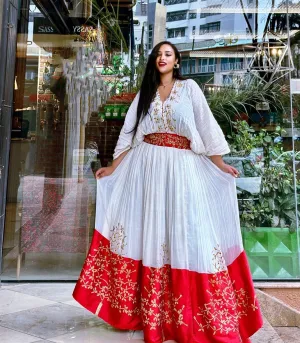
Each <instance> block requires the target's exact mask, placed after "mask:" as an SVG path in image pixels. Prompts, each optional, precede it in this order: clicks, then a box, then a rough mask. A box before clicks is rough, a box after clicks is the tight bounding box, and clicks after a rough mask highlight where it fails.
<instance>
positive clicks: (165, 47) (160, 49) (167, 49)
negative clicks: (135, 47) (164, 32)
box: [158, 44, 174, 52]
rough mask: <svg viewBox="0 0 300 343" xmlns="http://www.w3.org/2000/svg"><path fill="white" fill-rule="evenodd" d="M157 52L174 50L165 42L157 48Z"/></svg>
mask: <svg viewBox="0 0 300 343" xmlns="http://www.w3.org/2000/svg"><path fill="white" fill-rule="evenodd" d="M158 52H174V50H173V49H172V47H171V46H170V45H167V44H165V45H162V46H161V47H160V48H159V50H158Z"/></svg>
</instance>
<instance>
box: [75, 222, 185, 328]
mask: <svg viewBox="0 0 300 343" xmlns="http://www.w3.org/2000/svg"><path fill="white" fill-rule="evenodd" d="M117 228H119V229H117V230H114V232H120V231H122V232H123V228H122V226H120V225H118V226H117ZM122 235H123V234H122ZM122 235H120V236H119V235H117V237H123V236H122ZM116 241H118V239H117V240H116ZM118 244H119V243H118ZM117 246H118V247H119V245H117ZM162 250H163V254H164V253H167V250H166V245H163V246H162ZM138 269H139V262H137V261H133V260H130V259H126V258H124V257H122V256H120V255H117V254H115V253H113V252H112V251H111V250H110V248H109V246H108V245H107V246H106V245H105V243H103V242H102V241H100V245H99V248H98V249H95V248H94V249H91V251H90V253H89V255H88V257H87V259H86V262H85V265H84V268H83V270H82V273H81V275H80V278H79V282H80V284H81V286H82V287H83V288H86V289H88V290H90V291H91V293H92V294H96V295H97V296H98V297H99V305H98V307H97V309H96V314H97V315H98V314H99V313H100V311H101V309H102V307H103V303H104V301H107V302H109V303H110V306H111V307H112V308H114V309H117V310H118V311H119V312H120V313H124V314H127V315H128V316H133V315H140V314H142V317H143V324H144V325H149V326H150V330H154V329H155V328H156V327H157V326H160V325H161V324H162V323H168V324H172V323H174V324H175V325H176V326H177V327H178V326H180V325H187V324H186V323H185V322H184V318H183V311H184V308H185V305H183V304H181V298H182V295H178V296H175V295H174V294H173V293H172V292H171V267H170V265H165V266H164V267H162V268H150V267H149V268H146V271H145V272H144V273H147V274H148V275H147V276H145V279H146V280H147V281H148V282H146V283H145V286H144V287H143V289H142V290H140V289H139V282H140V281H141V280H140V279H139V276H138ZM139 299H140V300H139ZM139 301H140V302H141V303H140V302H139Z"/></svg>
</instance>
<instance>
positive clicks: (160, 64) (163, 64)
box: [158, 62, 167, 67]
mask: <svg viewBox="0 0 300 343" xmlns="http://www.w3.org/2000/svg"><path fill="white" fill-rule="evenodd" d="M158 65H159V66H160V67H164V66H166V65H167V63H163V62H160V63H158Z"/></svg>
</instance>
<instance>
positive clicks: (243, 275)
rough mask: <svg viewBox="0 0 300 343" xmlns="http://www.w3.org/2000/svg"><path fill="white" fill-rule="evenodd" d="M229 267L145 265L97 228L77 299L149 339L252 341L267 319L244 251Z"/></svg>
mask: <svg viewBox="0 0 300 343" xmlns="http://www.w3.org/2000/svg"><path fill="white" fill-rule="evenodd" d="M221 255H222V254H221ZM221 255H220V252H219V251H218V249H217V248H216V251H215V254H214V256H215V257H217V258H220V256H221ZM220 261H221V262H222V260H220ZM220 261H219V262H220ZM227 269H228V270H227V271H224V270H223V269H222V270H220V271H219V272H216V273H215V274H205V273H197V272H193V271H188V270H182V269H172V268H171V267H170V265H165V266H163V267H162V268H151V267H145V266H143V265H142V261H136V260H133V259H130V258H127V257H122V256H121V255H118V254H115V253H113V252H112V251H111V250H110V242H109V240H107V238H105V237H104V236H102V235H101V234H100V233H99V232H98V231H97V230H95V233H94V237H93V240H92V243H91V248H90V251H89V254H88V257H87V259H86V261H85V264H84V267H83V269H82V272H81V275H80V278H79V280H78V282H77V284H76V287H75V290H74V293H73V297H74V299H75V300H76V301H78V302H79V303H80V304H81V305H82V306H83V307H85V308H86V309H87V310H89V311H91V312H92V313H94V314H96V315H97V316H98V317H100V318H101V319H103V320H104V321H105V322H107V323H108V324H109V325H111V326H113V327H114V328H116V329H119V330H135V331H138V330H143V331H144V335H145V342H146V343H163V342H164V341H166V340H176V341H177V342H178V343H179V342H180V343H200V342H201V343H241V342H242V343H249V342H250V340H249V339H248V338H249V337H251V336H252V335H253V334H254V333H255V332H256V331H258V330H259V329H260V328H261V327H262V324H263V322H262V317H261V314H260V310H259V306H258V303H257V299H256V296H255V291H254V288H253V283H252V277H251V274H250V271H249V267H248V262H247V258H246V254H245V252H244V251H243V252H242V253H241V254H240V255H239V256H238V257H237V258H236V259H235V261H234V262H233V263H231V264H230V265H229V266H227ZM179 280H180V282H178V281H179ZM199 289H202V290H203V291H199ZM204 290H205V291H204Z"/></svg>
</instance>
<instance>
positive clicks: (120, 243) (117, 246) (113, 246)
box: [109, 224, 126, 255]
mask: <svg viewBox="0 0 300 343" xmlns="http://www.w3.org/2000/svg"><path fill="white" fill-rule="evenodd" d="M110 232H111V235H110V239H109V241H110V250H111V251H112V252H114V253H115V254H119V255H123V252H124V249H125V246H126V243H125V239H126V235H125V229H124V227H123V226H122V225H121V224H118V225H117V226H114V227H113V228H112V229H111V230H110Z"/></svg>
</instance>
